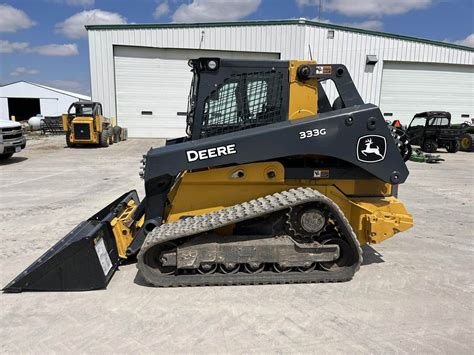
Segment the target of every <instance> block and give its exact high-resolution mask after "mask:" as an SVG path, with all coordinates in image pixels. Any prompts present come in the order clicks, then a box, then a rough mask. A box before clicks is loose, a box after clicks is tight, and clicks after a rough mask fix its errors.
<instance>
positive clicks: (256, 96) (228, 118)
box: [201, 72, 283, 137]
mask: <svg viewBox="0 0 474 355" xmlns="http://www.w3.org/2000/svg"><path fill="white" fill-rule="evenodd" d="M282 80H283V78H282V74H281V73H277V72H260V73H245V74H239V75H233V76H231V77H230V78H228V79H226V80H225V81H224V82H223V84H222V85H220V86H219V87H218V88H217V89H216V90H215V91H213V92H212V93H211V95H209V97H207V98H206V100H205V103H204V115H203V124H202V130H201V136H202V137H209V136H213V135H218V134H223V133H228V132H233V131H237V130H243V129H248V128H252V127H257V126H263V125H266V124H269V123H274V122H278V121H281V118H282V115H281V106H282V94H281V93H282Z"/></svg>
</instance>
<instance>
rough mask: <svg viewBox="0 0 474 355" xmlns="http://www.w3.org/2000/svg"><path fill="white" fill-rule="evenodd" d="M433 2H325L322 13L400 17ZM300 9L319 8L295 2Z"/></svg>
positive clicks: (313, 1)
mask: <svg viewBox="0 0 474 355" xmlns="http://www.w3.org/2000/svg"><path fill="white" fill-rule="evenodd" d="M434 2H435V0H390V1H388V0H364V1H357V2H355V1H354V0H326V1H324V3H323V12H324V11H329V12H339V13H341V14H343V15H346V16H373V17H381V16H384V15H400V14H404V13H407V12H410V11H412V10H420V9H425V8H427V7H430V6H431V5H432V4H434ZM296 3H297V4H298V6H299V7H300V8H303V7H305V6H319V0H296Z"/></svg>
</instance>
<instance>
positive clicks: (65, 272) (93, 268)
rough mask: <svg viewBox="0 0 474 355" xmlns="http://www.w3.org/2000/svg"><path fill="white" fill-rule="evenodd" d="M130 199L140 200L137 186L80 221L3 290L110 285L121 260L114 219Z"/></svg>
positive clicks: (83, 289) (92, 288) (82, 289)
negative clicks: (113, 225)
mask: <svg viewBox="0 0 474 355" xmlns="http://www.w3.org/2000/svg"><path fill="white" fill-rule="evenodd" d="M130 200H134V201H135V202H136V203H137V204H139V202H140V201H139V199H138V194H137V192H136V191H135V190H132V191H130V192H127V193H126V194H124V195H122V196H121V197H119V198H118V199H116V200H115V201H114V202H112V203H111V204H109V205H108V206H106V207H105V208H103V209H102V210H100V211H99V212H98V213H96V214H95V215H93V216H92V217H91V218H89V219H88V220H86V221H82V222H81V223H79V225H77V226H76V227H75V228H74V229H73V230H72V231H71V232H69V233H68V234H66V236H65V237H64V238H62V239H61V240H60V241H59V242H57V243H56V244H55V245H53V246H52V247H51V248H50V249H49V250H48V251H46V253H44V254H43V255H42V256H41V257H39V258H38V259H37V260H36V261H35V262H34V263H33V264H31V265H30V266H29V267H28V268H27V269H26V270H24V271H23V272H22V273H21V274H19V275H18V276H17V277H16V278H15V279H14V280H12V281H11V282H10V283H9V284H8V285H6V286H5V287H4V288H3V291H4V292H22V291H87V290H95V289H104V288H106V287H107V284H108V283H109V281H110V279H111V278H112V276H113V274H114V272H115V270H117V267H118V265H119V262H120V259H119V256H118V251H117V244H116V242H115V238H114V235H113V232H112V229H111V226H110V221H111V220H112V219H113V218H115V217H116V216H117V215H118V214H119V213H120V212H121V211H122V210H123V209H124V208H125V207H126V205H127V202H128V201H130Z"/></svg>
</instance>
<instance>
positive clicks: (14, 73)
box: [10, 67, 39, 76]
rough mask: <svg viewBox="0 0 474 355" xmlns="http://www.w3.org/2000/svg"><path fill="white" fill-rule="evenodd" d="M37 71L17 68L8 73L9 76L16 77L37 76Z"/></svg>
mask: <svg viewBox="0 0 474 355" xmlns="http://www.w3.org/2000/svg"><path fill="white" fill-rule="evenodd" d="M38 73H39V70H38V69H28V68H25V67H17V68H16V69H15V70H14V71H12V72H11V73H10V75H11V76H18V75H34V74H38Z"/></svg>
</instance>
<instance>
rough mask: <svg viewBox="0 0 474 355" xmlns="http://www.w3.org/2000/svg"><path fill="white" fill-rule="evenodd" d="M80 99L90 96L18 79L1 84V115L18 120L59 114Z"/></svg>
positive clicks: (4, 117) (86, 98)
mask: <svg viewBox="0 0 474 355" xmlns="http://www.w3.org/2000/svg"><path fill="white" fill-rule="evenodd" d="M78 100H90V97H89V96H85V95H81V94H76V93H73V92H69V91H64V90H60V89H55V88H52V87H49V86H45V85H41V84H35V83H31V82H28V81H17V82H14V83H11V84H6V85H3V86H0V117H1V118H3V119H11V118H12V116H15V119H16V120H17V121H23V120H27V119H29V118H30V117H33V116H36V115H43V116H57V115H60V114H62V113H64V112H66V111H67V109H68V108H69V106H70V105H71V103H73V102H75V101H78Z"/></svg>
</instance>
